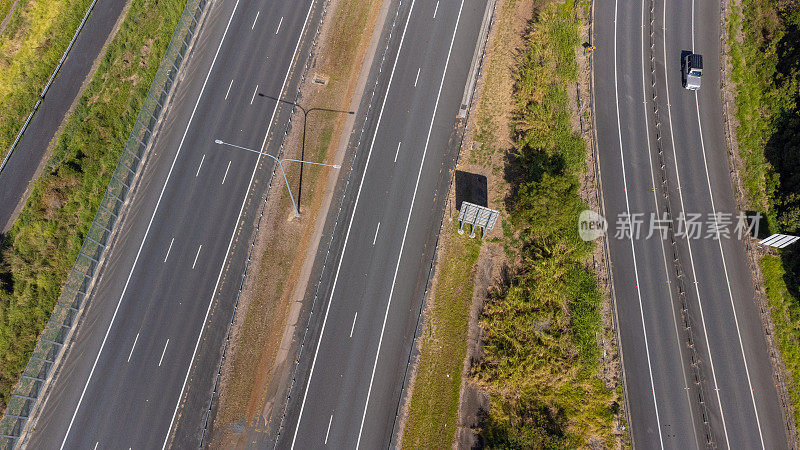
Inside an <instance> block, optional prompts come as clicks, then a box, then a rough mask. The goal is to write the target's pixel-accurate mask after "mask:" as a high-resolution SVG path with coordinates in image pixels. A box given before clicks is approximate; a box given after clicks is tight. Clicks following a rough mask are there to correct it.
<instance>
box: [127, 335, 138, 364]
mask: <svg viewBox="0 0 800 450" xmlns="http://www.w3.org/2000/svg"><path fill="white" fill-rule="evenodd" d="M137 342H139V333H136V338H135V339H134V340H133V345H131V352H130V353H128V361H127V362H131V356H133V349H135V348H136V343H137Z"/></svg>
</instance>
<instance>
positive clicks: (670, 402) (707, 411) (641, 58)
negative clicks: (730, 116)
mask: <svg viewBox="0 0 800 450" xmlns="http://www.w3.org/2000/svg"><path fill="white" fill-rule="evenodd" d="M719 6H720V5H719V3H714V2H695V1H693V0H667V1H663V0H659V1H656V2H655V5H654V11H653V18H654V24H653V28H652V30H653V32H654V34H653V41H652V43H653V44H654V46H653V47H652V50H651V38H650V31H651V28H650V17H651V15H650V8H651V2H649V1H642V2H634V3H631V2H620V1H615V0H602V1H599V2H597V3H596V4H595V33H596V34H595V38H594V39H595V40H594V42H593V44H594V45H595V46H596V47H597V49H596V50H595V54H594V65H595V74H594V83H595V108H596V126H597V143H598V149H599V154H600V161H599V163H600V169H601V177H602V188H603V195H604V202H605V214H606V218H607V220H608V222H609V226H610V230H611V232H610V233H609V234H610V237H609V247H610V251H611V261H612V267H613V276H614V286H615V290H616V299H617V303H616V307H617V314H618V320H619V327H620V338H621V342H622V352H623V361H624V366H625V373H626V380H625V381H626V391H627V392H626V393H627V397H628V405H629V413H630V419H631V423H630V427H631V433H632V438H633V443H634V445H635V446H636V447H641V448H700V447H705V446H706V443H707V440H708V439H709V438H710V439H711V441H712V442H713V443H714V444H715V445H717V446H720V447H729V448H731V447H732V448H770V449H772V448H783V447H786V446H787V438H786V434H785V422H784V417H783V411H782V410H781V407H780V404H779V400H778V395H777V391H776V388H775V385H774V381H773V373H772V367H771V363H770V360H769V357H768V351H767V346H766V342H765V339H764V332H763V329H762V326H761V319H760V316H759V312H758V308H757V305H756V303H755V300H754V299H755V291H754V287H753V283H752V278H751V276H750V272H749V269H748V266H747V260H746V254H745V248H744V243H743V242H741V241H740V240H738V238H737V236H736V233H735V232H734V231H735V226H736V223H737V218H736V215H737V210H736V204H735V200H734V195H733V190H732V186H731V181H730V178H729V173H730V170H729V165H728V156H727V149H726V142H725V134H724V128H723V121H722V102H721V97H720V90H719V86H720V62H719V53H720V48H719V43H720V40H719V36H720V28H719V24H720V9H719ZM686 51H694V52H697V53H701V54H702V55H703V57H704V74H703V82H702V83H703V86H702V89H701V90H700V91H698V92H696V93H695V92H691V91H687V90H685V89H683V87H682V78H681V63H680V61H681V55H682V52H686ZM651 56H654V57H655V68H656V74H655V76H656V78H655V79H656V85H655V87H653V86H652V75H651V70H650V67H651V66H650V57H651ZM654 89H655V92H654ZM654 93H655V94H656V98H655V100H654V98H653V94H654ZM656 107H657V108H658V114H657V115H656V114H655V112H654V111H655V108H656ZM657 119H658V120H657ZM659 151H663V160H662V159H660V158H659V156H658V152H659ZM662 161H663V163H664V167H663V169H662V167H661V164H662ZM662 176H665V177H666V179H667V183H666V185H665V184H663V183H662ZM665 194H667V196H668V199H665ZM667 207H669V208H670V210H671V212H672V219H673V223H674V227H675V228H674V230H675V232H678V231H679V230H680V228H679V227H678V225H679V223H678V220H677V219H678V217H680V214H682V213H683V214H685V216H686V217H689V215H690V214H701V218H700V223H701V234H700V236H699V238H687V237H686V236H681V235H678V237H677V245H676V246H675V247H674V249H675V253H673V246H672V245H671V242H670V239H669V238H667V239H662V238H661V237H660V234H659V231H658V230H657V229H656V230H655V233H654V235H653V236H651V237H649V238H648V237H647V236H648V234H649V232H650V223H651V221H650V215H651V214H656V216H657V217H663V216H662V214H663V213H664V212H665V210H666V208H667ZM624 212H629V213H631V214H636V213H641V214H643V215H642V216H641V219H642V220H643V225H642V229H641V234H640V235H639V237H638V238H637V237H636V233H632V236H631V235H623V236H621V237H618V236H617V235H616V234H617V233H616V231H617V230H615V228H617V227H616V226H615V225H616V223H617V220H618V217H619V214H620V213H624ZM715 213H719V214H728V215H727V216H725V215H717V216H715V215H713V214H715ZM709 214H712V215H711V216H709ZM729 222H732V223H729ZM715 227H722V228H727V229H728V230H729V231H730V236H729V237H726V236H725V234H724V233H719V234H717V232H716V230H715ZM718 237H719V239H718ZM675 255H677V264H678V265H677V266H676V264H675V261H676V258H675ZM679 269H680V270H681V271H682V272H683V273H684V274H685V278H684V283H683V284H684V286H685V291H686V295H685V297H682V296H681V295H680V293H679V291H678V284H679V283H678V281H679V280H678V278H677V275H676V273H677V271H678V270H679ZM683 299H685V304H684V300H683ZM684 307H685V308H686V312H685V314H686V316H684V315H683V314H684V312H683V309H684ZM684 319H686V320H687V321H688V323H689V324H690V325H691V326H690V331H687V329H686V327H684V323H685V322H684ZM690 338H691V339H692V341H693V345H694V349H695V351H696V358H697V360H698V363H697V364H696V365H694V364H692V359H693V355H692V351H691V349H690V347H689V345H688V340H689V339H690ZM696 379H699V380H700V383H696V382H695V380H696ZM701 396H702V397H703V399H704V402H703V403H702V404H701V402H700V401H699V398H700V397H701ZM705 419H707V421H708V424H707V425H706V423H705Z"/></svg>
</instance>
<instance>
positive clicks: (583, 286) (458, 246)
mask: <svg viewBox="0 0 800 450" xmlns="http://www.w3.org/2000/svg"><path fill="white" fill-rule="evenodd" d="M586 7H587V5H586V4H584V3H580V4H576V3H575V2H574V1H573V0H567V1H566V2H563V3H561V2H550V1H547V0H534V1H519V0H518V1H513V0H508V1H501V2H500V3H499V4H498V9H497V11H498V13H497V14H498V16H499V17H498V18H497V22H496V23H497V24H502V25H496V27H498V28H499V29H498V30H496V31H493V33H497V34H494V37H493V38H492V39H493V40H496V39H498V36H501V38H500V39H499V42H500V44H499V46H498V44H497V42H494V43H492V44H490V50H489V52H488V53H487V60H486V61H485V64H486V66H485V67H486V72H485V76H486V77H487V78H486V80H485V81H484V82H483V83H484V87H483V90H482V93H481V97H480V99H479V100H478V108H477V110H476V111H475V113H474V117H475V120H476V122H477V126H476V132H475V140H476V141H475V142H473V143H472V144H473V145H471V147H470V148H471V152H470V154H469V155H468V156H469V159H468V164H472V165H478V166H480V165H483V166H485V167H484V169H483V172H489V173H490V174H491V175H490V176H489V177H490V178H499V177H503V178H502V179H503V180H504V181H501V183H502V184H503V186H502V187H501V188H499V189H498V190H499V191H502V192H505V198H504V199H501V200H504V201H502V203H503V205H497V206H500V207H501V209H503V210H504V211H505V214H503V217H502V219H501V220H502V224H503V237H502V238H501V239H500V240H501V241H502V245H503V246H504V248H505V249H506V255H507V258H508V261H507V269H508V270H507V272H506V273H507V279H506V280H505V281H497V284H496V285H495V286H493V287H492V288H491V289H490V291H489V295H488V297H487V298H486V299H485V303H484V308H483V311H482V313H481V316H480V319H479V325H480V328H481V338H482V343H483V352H482V355H480V356H481V359H480V360H479V361H477V362H476V363H475V364H474V365H473V367H472V372H471V374H470V376H471V380H472V381H473V382H474V383H476V384H477V385H478V386H479V388H480V389H481V390H482V391H483V392H484V393H485V394H486V395H487V396H488V397H489V400H490V409H489V411H488V414H487V417H486V418H485V419H484V421H483V424H482V429H481V430H480V433H481V437H482V439H483V444H485V445H486V446H487V447H488V448H577V447H586V446H606V447H614V446H615V445H617V439H618V438H619V436H618V435H617V424H618V421H617V415H618V414H619V410H620V405H621V402H622V400H621V391H620V388H619V380H608V379H606V377H604V376H603V370H602V368H603V365H602V364H601V347H600V345H599V342H598V339H599V336H601V335H603V334H604V330H603V322H602V312H601V310H602V305H603V301H604V297H603V294H602V291H601V290H600V288H599V287H598V284H597V280H596V278H595V274H594V272H593V271H592V269H591V255H592V252H593V251H594V249H595V244H594V243H592V242H584V241H582V240H581V239H580V238H579V236H578V233H577V228H576V227H577V223H578V220H577V219H578V215H579V213H580V212H581V211H582V210H583V209H585V208H586V204H585V203H584V201H583V200H582V199H581V197H580V195H579V190H580V187H581V184H580V181H579V179H580V178H579V177H580V176H581V174H583V172H584V170H586V162H585V160H586V156H587V153H586V141H584V139H583V138H582V137H581V136H580V135H579V134H578V133H577V132H576V131H575V129H574V127H573V123H572V114H573V113H572V111H571V110H570V99H569V97H568V94H567V89H568V87H570V86H574V84H575V82H576V81H577V78H578V67H577V64H576V59H575V52H576V49H577V48H578V44H579V37H578V34H579V27H580V26H581V22H580V20H579V19H577V18H576V14H575V13H576V8H586ZM521 14H524V17H517V19H522V20H516V22H515V20H512V19H510V18H509V15H510V16H514V15H521ZM531 18H532V20H531ZM529 20H530V21H529ZM514 23H517V24H520V23H521V24H522V25H521V26H520V28H521V29H522V30H524V34H523V39H522V44H521V45H520V46H518V47H517V50H518V52H514V51H511V52H509V51H507V49H504V47H505V46H508V45H513V44H510V43H509V41H513V39H508V36H506V35H507V33H508V30H509V29H510V27H511V26H514ZM502 36H505V37H502ZM503 64H505V65H506V66H511V67H512V69H511V71H512V75H511V76H510V78H511V79H509V80H508V81H506V83H504V82H503V81H504V80H503V73H502V72H503V70H504V69H503V68H502V67H503V66H502V65H503ZM508 82H511V83H512V84H513V89H505V88H503V86H507V84H508ZM505 110H508V111H509V112H508V113H507V114H506V113H504V111H505ZM506 133H508V135H510V139H509V142H508V143H507V145H506V143H505V138H504V137H503V136H504V135H505V134H506ZM497 153H500V154H501V158H500V159H501V160H503V161H505V162H504V167H502V165H503V163H501V170H497V167H493V166H492V163H491V162H492V161H493V160H495V159H496V158H495V156H496V154H497ZM503 157H504V158H503ZM489 185H490V186H491V185H492V181H491V180H490V183H489ZM490 190H491V188H490ZM491 197H492V194H491V193H490V199H491ZM490 203H491V201H490ZM498 203H499V202H498ZM490 206H493V205H491V204H490ZM490 241H491V240H490ZM484 245H494V244H492V243H484ZM478 248H479V243H478V242H471V240H470V239H469V238H467V237H466V235H465V236H459V235H457V234H454V232H453V231H452V230H450V229H449V227H445V230H444V239H443V244H442V247H441V249H440V252H441V254H440V257H439V258H438V262H437V273H436V282H435V283H436V287H435V294H434V299H433V302H432V304H431V306H430V307H429V309H428V311H427V313H426V316H425V317H426V328H425V331H424V334H423V337H422V340H421V357H420V361H419V367H418V372H417V378H416V379H415V381H414V391H413V393H412V398H411V401H410V404H409V405H410V406H409V418H408V421H407V423H406V428H405V431H404V437H403V445H404V446H405V447H409V448H448V447H450V446H451V445H452V442H453V439H454V433H455V431H456V427H455V425H456V420H457V413H458V389H459V385H460V375H459V373H460V371H461V367H462V365H463V363H464V357H465V352H466V342H465V341H466V331H465V329H466V326H467V324H468V321H469V308H470V305H471V301H470V299H471V297H472V293H473V284H472V283H473V281H474V267H475V261H476V260H477V259H478V255H477V253H478ZM448 376H449V378H448ZM451 378H453V379H452V380H451Z"/></svg>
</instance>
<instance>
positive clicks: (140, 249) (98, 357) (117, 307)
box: [60, 0, 239, 449]
mask: <svg viewBox="0 0 800 450" xmlns="http://www.w3.org/2000/svg"><path fill="white" fill-rule="evenodd" d="M238 5H239V0H236V3H235V4H234V6H233V11H232V12H231V16H230V17H229V18H228V24H227V25H226V26H225V32H224V33H223V34H222V39H220V41H219V46H218V47H217V51H216V53H214V58H213V59H212V60H211V66H210V67H209V68H208V73H206V79H205V80H204V81H203V87H202V88H200V94H198V96H197V101H196V102H195V104H194V109H192V114H191V115H190V116H189V123H187V124H186V129H185V130H184V132H183V137H181V142H180V144H178V150H177V152H175V158H173V159H172V165H171V166H170V168H169V172H167V179H166V181H164V186H162V187H161V193H160V194H159V196H158V201H157V202H156V206H155V209H154V210H153V215H152V216H150V222H149V223H148V224H147V229H146V230H145V232H144V237H143V238H142V243H141V244H139V250H138V251H137V252H136V258H134V260H133V266H131V271H130V272H129V273H128V278H127V280H125V286H124V287H123V288H122V294H120V296H119V300H118V301H117V306H116V308H114V314H113V315H112V316H111V322H110V323H109V324H108V329H106V334H105V336H103V342H102V343H101V344H100V350H98V352H97V357H95V359H94V363H92V369H91V370H90V371H89V377H88V378H87V379H86V384H85V385H84V386H83V390H82V391H81V396H80V398H79V399H78V404H77V405H76V406H75V411H74V412H73V413H72V418H71V419H70V421H69V426H68V427H67V431H66V433H64V440H63V441H61V447H60V448H61V449H63V448H64V446H65V445H66V443H67V439H68V438H69V433H70V431H71V430H72V425H73V423H74V422H75V417H76V416H77V415H78V410H79V409H80V407H81V403H83V397H84V396H85V395H86V389H87V388H88V387H89V383H90V382H91V381H92V376H93V375H94V370H95V368H97V361H99V360H100V355H101V354H102V353H103V349H104V348H105V345H106V340H107V339H108V334H109V333H110V332H111V327H113V326H114V321H115V320H116V318H117V313H118V312H119V306H120V304H122V299H123V298H124V297H125V292H127V290H128V284H129V283H130V281H131V276H133V271H134V269H136V263H137V262H138V261H139V256H140V255H141V253H142V248H143V247H144V243H145V242H146V241H147V236H148V235H149V233H150V227H151V226H152V225H153V219H154V218H155V217H156V213H157V212H158V207H159V205H161V199H162V197H163V196H164V191H165V190H166V189H167V184H169V180H170V177H171V176H172V170H173V169H174V168H175V162H176V161H177V160H178V156H179V155H180V154H181V149H182V148H183V142H184V140H185V139H186V134H187V133H188V132H189V127H190V126H191V124H192V119H194V114H195V112H197V106H198V105H199V104H200V99H201V98H202V97H203V92H205V89H206V84H207V83H208V79H209V77H210V76H211V70H212V69H213V68H214V63H216V61H217V56H219V50H220V49H221V48H222V43H223V42H224V41H225V36H226V35H227V34H228V28H229V27H230V25H231V21H232V20H233V15H234V14H235V13H236V7H237V6H238Z"/></svg>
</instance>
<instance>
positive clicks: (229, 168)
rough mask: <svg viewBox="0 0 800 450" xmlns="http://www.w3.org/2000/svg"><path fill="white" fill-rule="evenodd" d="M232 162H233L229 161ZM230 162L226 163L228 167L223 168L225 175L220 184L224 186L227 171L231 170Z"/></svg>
mask: <svg viewBox="0 0 800 450" xmlns="http://www.w3.org/2000/svg"><path fill="white" fill-rule="evenodd" d="M231 161H233V160H231ZM231 161H228V167H226V168H225V175H224V176H223V177H222V183H221V184H225V180H227V179H228V171H229V170H231Z"/></svg>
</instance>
